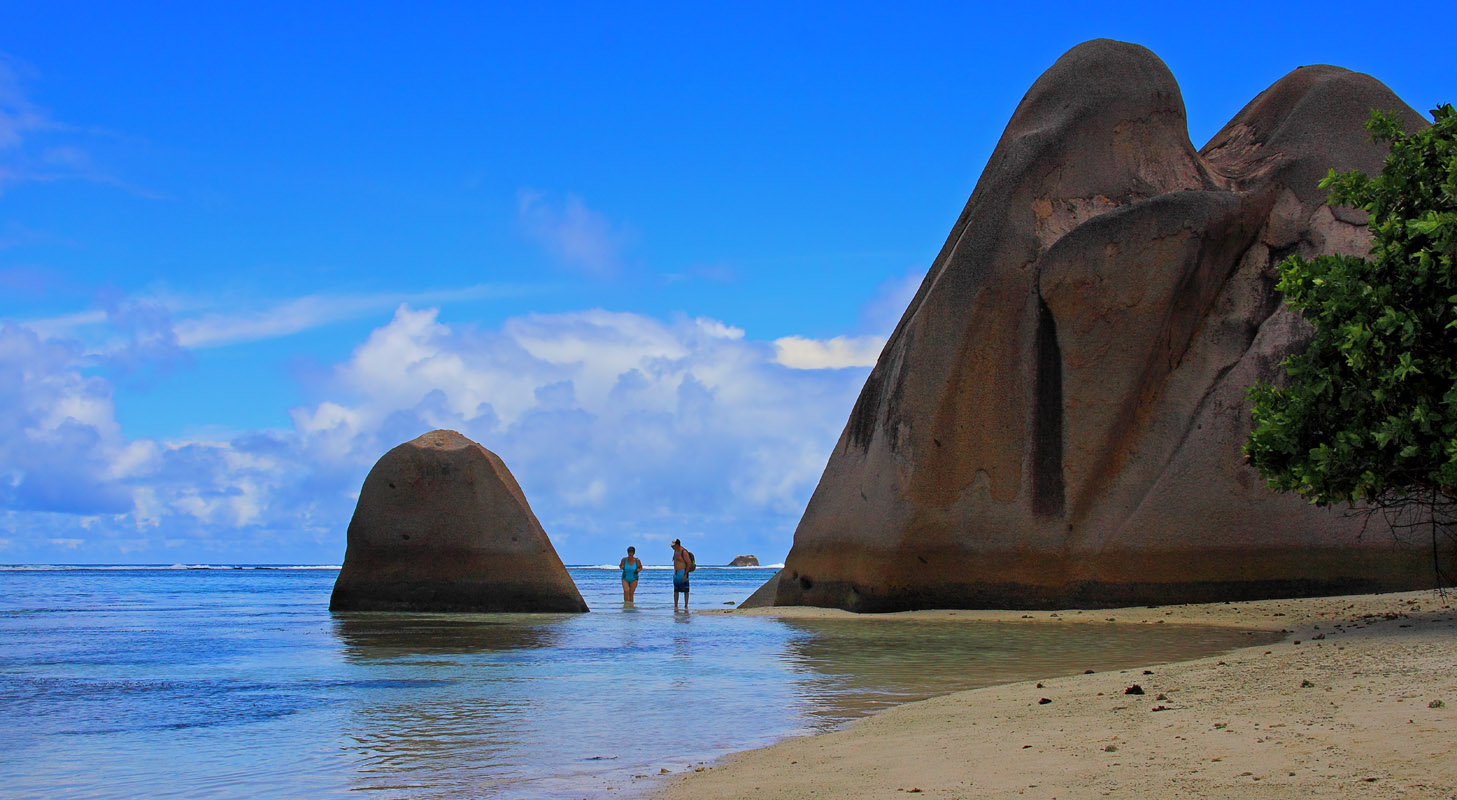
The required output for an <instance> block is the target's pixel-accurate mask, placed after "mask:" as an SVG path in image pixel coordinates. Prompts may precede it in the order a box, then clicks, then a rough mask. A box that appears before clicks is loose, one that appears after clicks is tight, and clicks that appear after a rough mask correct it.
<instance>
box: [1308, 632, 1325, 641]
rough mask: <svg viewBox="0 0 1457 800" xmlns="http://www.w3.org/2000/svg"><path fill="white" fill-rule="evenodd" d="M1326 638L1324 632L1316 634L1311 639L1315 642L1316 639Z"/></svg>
mask: <svg viewBox="0 0 1457 800" xmlns="http://www.w3.org/2000/svg"><path fill="white" fill-rule="evenodd" d="M1324 638H1325V634H1323V633H1317V634H1316V635H1314V636H1312V637H1310V640H1311V641H1312V642H1314V641H1317V640H1319V639H1324Z"/></svg>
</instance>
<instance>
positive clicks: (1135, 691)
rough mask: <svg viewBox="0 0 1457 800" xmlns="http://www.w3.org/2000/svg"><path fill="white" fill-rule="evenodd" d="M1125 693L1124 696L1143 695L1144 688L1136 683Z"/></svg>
mask: <svg viewBox="0 0 1457 800" xmlns="http://www.w3.org/2000/svg"><path fill="white" fill-rule="evenodd" d="M1123 693H1124V694H1143V687H1142V686H1139V685H1138V684H1136V683H1135V684H1133V685H1132V686H1130V687H1128V688H1127V689H1124V690H1123Z"/></svg>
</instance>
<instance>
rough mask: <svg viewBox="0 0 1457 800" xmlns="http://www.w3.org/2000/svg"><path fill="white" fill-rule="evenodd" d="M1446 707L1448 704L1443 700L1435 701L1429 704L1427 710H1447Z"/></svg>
mask: <svg viewBox="0 0 1457 800" xmlns="http://www.w3.org/2000/svg"><path fill="white" fill-rule="evenodd" d="M1446 706H1447V704H1446V703H1444V702H1442V701H1441V700H1433V701H1432V702H1430V703H1427V708H1445V707H1446Z"/></svg>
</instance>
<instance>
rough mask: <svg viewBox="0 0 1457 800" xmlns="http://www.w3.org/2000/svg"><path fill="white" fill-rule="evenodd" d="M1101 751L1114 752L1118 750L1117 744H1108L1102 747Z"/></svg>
mask: <svg viewBox="0 0 1457 800" xmlns="http://www.w3.org/2000/svg"><path fill="white" fill-rule="evenodd" d="M1103 752H1105V753H1116V752H1118V745H1116V744H1110V745H1108V746H1107V747H1104V748H1103Z"/></svg>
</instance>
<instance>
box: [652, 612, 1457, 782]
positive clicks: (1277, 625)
mask: <svg viewBox="0 0 1457 800" xmlns="http://www.w3.org/2000/svg"><path fill="white" fill-rule="evenodd" d="M1453 601H1454V597H1453V596H1452V595H1451V594H1448V595H1447V596H1446V597H1445V598H1444V597H1440V596H1438V595H1437V594H1435V593H1433V592H1409V593H1404V594H1388V595H1363V596H1357V597H1330V598H1312V599H1301V600H1267V601H1259V602H1247V603H1229V604H1211V605H1190V606H1165V607H1158V608H1128V609H1116V610H1099V611H1081V612H1079V611H1061V612H1055V614H1050V613H1049V612H1045V611H1041V612H1029V613H1028V614H1026V615H1024V613H1023V612H970V611H957V612H944V611H937V612H915V613H912V614H904V615H895V616H906V617H915V618H927V617H940V616H944V617H946V618H947V619H948V620H958V621H974V620H988V619H995V620H1024V621H1029V622H1040V623H1046V622H1047V621H1048V620H1050V619H1056V620H1063V621H1069V622H1072V621H1078V622H1086V621H1088V619H1089V618H1090V617H1092V618H1094V619H1103V620H1106V619H1107V618H1109V617H1112V618H1113V619H1114V620H1115V622H1113V623H1111V624H1126V625H1149V624H1158V623H1160V622H1163V623H1166V624H1169V623H1199V624H1208V625H1229V626H1238V627H1247V628H1264V629H1272V630H1276V631H1280V630H1286V631H1289V635H1288V636H1286V638H1285V639H1284V640H1283V641H1281V642H1280V643H1278V644H1273V645H1261V646H1257V647H1251V648H1245V649H1242V650H1236V651H1234V652H1232V653H1229V654H1226V655H1223V656H1218V657H1213V658H1205V659H1200V660H1197V661H1186V662H1181V663H1177V664H1162V665H1150V666H1149V667H1148V670H1149V672H1150V673H1151V674H1148V673H1145V672H1144V670H1143V669H1142V668H1138V669H1129V670H1124V671H1119V672H1106V673H1095V674H1091V675H1071V676H1064V677H1053V676H1049V677H1047V678H1044V679H1042V680H1041V682H1040V685H1039V682H1038V681H1025V682H1021V683H1011V684H1004V685H1000V686H993V687H988V688H984V689H973V690H970V691H965V692H958V693H956V694H952V695H947V696H944V697H938V698H933V699H930V700H924V701H921V702H917V703H909V704H907V705H904V706H899V707H897V708H893V709H890V710H888V711H885V712H882V713H880V714H877V715H875V716H873V717H869V718H866V719H863V720H860V721H858V722H855V723H853V724H851V725H850V726H848V727H847V728H845V729H843V730H839V731H835V732H833V733H828V734H823V735H820V736H809V737H803V738H797V739H790V740H787V741H784V742H780V743H779V744H776V745H773V746H772V747H767V748H764V749H761V750H754V751H750V752H746V753H740V754H737V755H734V756H731V757H729V758H727V759H724V760H722V761H720V762H718V763H716V764H714V765H712V766H710V767H707V768H702V771H700V772H693V773H687V774H685V775H683V776H680V777H677V778H675V779H673V780H672V782H670V783H669V784H668V785H666V786H665V787H664V789H663V790H662V791H661V793H660V796H661V797H663V798H668V799H671V798H685V800H686V799H687V798H692V800H705V798H739V797H756V798H887V797H900V796H903V795H904V794H908V793H910V794H918V796H921V797H946V798H949V797H955V798H1001V797H1035V798H1062V799H1063V800H1072V798H1092V797H1108V796H1113V797H1133V798H1142V797H1151V798H1152V797H1157V798H1163V797H1200V798H1240V800H1244V798H1307V797H1332V798H1335V797H1339V798H1346V797H1353V798H1396V797H1401V798H1440V799H1441V800H1452V799H1453V798H1457V758H1454V754H1457V611H1454V609H1453ZM732 613H769V614H782V615H786V616H811V615H813V616H837V617H838V616H847V617H849V616H853V615H844V614H843V612H833V611H824V610H820V609H759V610H756V611H751V612H750V611H746V612H732ZM882 618H883V617H882ZM1133 684H1138V685H1139V686H1140V687H1142V689H1143V691H1144V694H1142V695H1130V694H1125V693H1124V690H1125V689H1127V688H1128V687H1130V686H1132V685H1133ZM1043 698H1046V699H1048V700H1050V701H1051V702H1049V703H1041V702H1040V701H1041V700H1042V699H1043Z"/></svg>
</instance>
